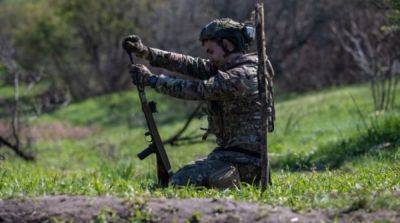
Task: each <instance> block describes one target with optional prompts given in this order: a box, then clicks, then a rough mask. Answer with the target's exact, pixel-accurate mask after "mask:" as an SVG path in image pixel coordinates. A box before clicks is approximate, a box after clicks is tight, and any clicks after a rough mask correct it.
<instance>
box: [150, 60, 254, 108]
mask: <svg viewBox="0 0 400 223" xmlns="http://www.w3.org/2000/svg"><path fill="white" fill-rule="evenodd" d="M253 73H254V72H253ZM155 89H156V91H158V92H160V93H163V94H167V95H170V96H172V97H176V98H181V99H186V100H216V101H223V100H232V99H235V98H241V97H246V96H249V95H254V94H257V92H256V89H257V76H256V75H254V74H252V73H250V74H246V73H244V72H243V69H241V68H237V69H233V70H229V71H228V72H222V71H218V73H217V75H215V76H213V77H211V78H209V79H208V80H184V79H179V78H173V77H168V76H160V77H159V79H158V81H157V83H156V87H155Z"/></svg>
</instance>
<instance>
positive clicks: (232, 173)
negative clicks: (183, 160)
mask: <svg viewBox="0 0 400 223" xmlns="http://www.w3.org/2000/svg"><path fill="white" fill-rule="evenodd" d="M259 163H260V162H259V159H258V158H255V157H252V156H247V155H245V154H242V153H238V152H227V151H223V152H222V151H214V152H212V153H211V154H210V155H208V157H207V158H204V159H200V160H197V161H195V162H194V163H191V164H189V165H186V166H184V167H182V168H181V169H180V170H178V172H176V173H175V174H174V175H173V176H172V180H171V183H172V184H173V185H175V186H186V185H191V186H196V187H207V188H218V189H226V188H231V187H235V186H237V187H239V186H240V182H245V183H249V184H256V183H258V182H259V180H260V176H261V168H260V165H259Z"/></svg>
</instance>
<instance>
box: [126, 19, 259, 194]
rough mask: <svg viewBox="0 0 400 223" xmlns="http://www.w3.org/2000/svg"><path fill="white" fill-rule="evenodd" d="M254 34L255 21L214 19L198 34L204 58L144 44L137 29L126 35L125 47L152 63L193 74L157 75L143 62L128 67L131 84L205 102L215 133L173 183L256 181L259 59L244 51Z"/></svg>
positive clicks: (211, 184)
mask: <svg viewBox="0 0 400 223" xmlns="http://www.w3.org/2000/svg"><path fill="white" fill-rule="evenodd" d="M253 39H254V28H253V27H250V26H247V25H244V24H242V23H239V22H235V21H233V20H231V19H218V20H214V21H212V22H211V23H210V24H208V25H207V26H206V27H204V28H203V30H202V31H201V34H200V41H201V42H202V45H203V48H204V50H205V51H206V52H207V56H208V59H207V60H206V59H201V58H194V57H191V56H187V55H182V54H178V53H172V52H166V51H162V50H159V49H155V48H150V47H147V46H145V45H144V44H143V43H142V42H141V40H140V38H139V37H137V36H135V35H132V36H129V37H127V38H125V40H124V42H123V46H124V48H125V49H126V50H127V51H129V52H133V53H135V54H136V56H138V57H141V58H144V59H147V60H149V62H150V64H151V65H152V66H154V67H161V68H164V69H168V70H170V71H174V72H178V73H181V74H183V75H187V76H189V77H191V78H193V80H184V79H179V78H175V77H170V76H165V75H160V76H157V75H154V74H152V73H151V72H150V70H149V69H147V68H146V67H145V66H144V65H133V66H132V68H131V70H130V73H131V75H132V77H133V80H134V83H135V84H143V85H145V86H151V87H152V88H154V89H155V90H156V91H157V92H159V93H162V94H167V95H170V96H172V97H176V98H181V99H186V100H199V101H205V102H207V115H208V131H207V133H209V134H214V135H215V136H216V139H217V144H218V147H217V148H215V150H214V151H213V152H212V153H211V154H209V155H208V157H207V158H205V159H202V160H198V161H196V162H194V163H193V164H189V165H187V166H184V167H183V168H182V169H180V170H179V171H178V172H176V173H175V174H174V175H173V177H172V184H173V185H178V186H185V185H188V184H189V185H194V186H205V187H214V188H221V189H223V188H229V187H233V186H234V185H238V183H239V182H246V183H250V184H251V183H256V182H258V181H259V179H260V174H261V167H260V151H259V149H260V146H259V143H260V139H259V137H260V135H262V134H261V133H260V131H261V127H260V123H261V121H260V118H261V111H262V109H261V103H260V101H259V99H258V89H257V86H258V85H257V63H258V59H257V55H256V54H246V53H245V52H246V50H247V49H248V47H249V45H250V43H251V42H252V41H253Z"/></svg>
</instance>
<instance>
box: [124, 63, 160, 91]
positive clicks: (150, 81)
mask: <svg viewBox="0 0 400 223" xmlns="http://www.w3.org/2000/svg"><path fill="white" fill-rule="evenodd" d="M129 73H130V74H131V77H132V82H133V84H135V85H137V86H143V87H145V86H151V87H155V85H156V83H157V79H158V78H157V77H156V76H155V75H153V74H152V73H151V71H150V70H149V69H148V68H147V67H146V66H145V65H142V64H135V65H131V67H130V71H129Z"/></svg>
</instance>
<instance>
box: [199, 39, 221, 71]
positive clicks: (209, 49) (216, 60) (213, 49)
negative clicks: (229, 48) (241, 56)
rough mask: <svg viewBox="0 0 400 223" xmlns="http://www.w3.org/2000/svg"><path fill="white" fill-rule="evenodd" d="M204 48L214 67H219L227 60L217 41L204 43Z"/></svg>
mask: <svg viewBox="0 0 400 223" xmlns="http://www.w3.org/2000/svg"><path fill="white" fill-rule="evenodd" d="M203 47H204V49H205V50H206V53H207V57H208V59H210V61H211V62H212V63H213V64H214V65H216V66H219V65H220V64H221V63H222V62H223V60H224V59H225V52H224V50H223V49H222V48H221V47H220V46H219V45H218V43H217V42H216V41H212V40H207V41H205V42H204V43H203Z"/></svg>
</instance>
